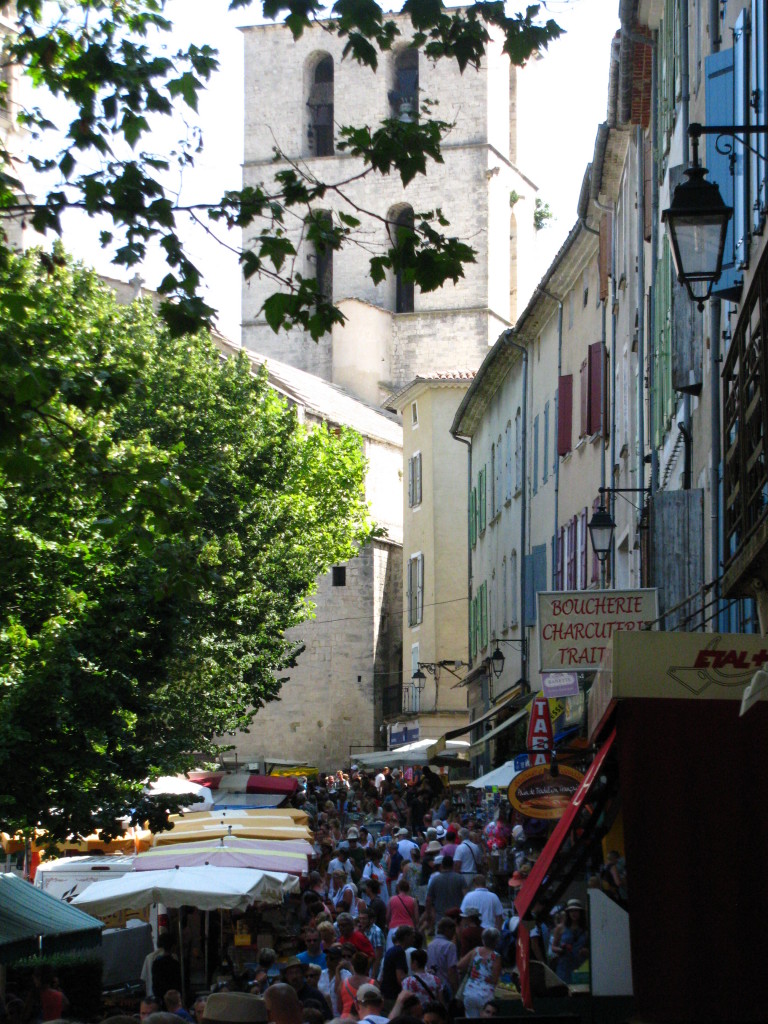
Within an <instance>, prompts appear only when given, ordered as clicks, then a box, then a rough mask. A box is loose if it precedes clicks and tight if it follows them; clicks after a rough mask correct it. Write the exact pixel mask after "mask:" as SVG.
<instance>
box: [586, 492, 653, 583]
mask: <svg viewBox="0 0 768 1024" xmlns="http://www.w3.org/2000/svg"><path fill="white" fill-rule="evenodd" d="M598 492H599V494H600V507H599V508H598V509H597V510H596V511H595V512H593V513H592V518H591V519H590V521H589V523H588V524H587V529H588V530H589V536H590V539H591V541H592V550H593V551H594V552H595V556H596V558H597V560H598V561H599V562H600V563H601V564H602V563H603V562H605V560H606V558H607V557H608V555H609V554H610V551H611V546H612V545H613V531H614V530H615V529H616V523H615V522H614V520H613V516H612V515H611V513H610V512H609V511H608V510H607V509H606V507H605V498H604V495H606V494H646V495H649V494H650V493H651V489H650V487H599V488H598Z"/></svg>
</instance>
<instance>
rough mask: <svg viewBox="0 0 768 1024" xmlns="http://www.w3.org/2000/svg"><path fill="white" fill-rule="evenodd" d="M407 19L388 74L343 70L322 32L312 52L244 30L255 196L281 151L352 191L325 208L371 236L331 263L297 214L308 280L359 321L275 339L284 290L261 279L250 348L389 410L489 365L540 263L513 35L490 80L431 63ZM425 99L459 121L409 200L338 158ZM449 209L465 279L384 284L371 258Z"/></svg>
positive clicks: (384, 62)
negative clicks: (349, 141) (440, 381)
mask: <svg viewBox="0 0 768 1024" xmlns="http://www.w3.org/2000/svg"><path fill="white" fill-rule="evenodd" d="M393 17H395V18H396V20H397V21H398V22H399V25H400V30H401V32H402V37H401V40H400V42H399V44H398V45H396V46H395V47H394V49H393V50H392V51H391V52H390V53H385V54H382V55H381V57H380V62H379V69H378V71H377V72H376V73H374V72H372V71H371V70H370V69H368V68H363V67H360V66H359V65H358V64H356V63H355V62H354V61H353V60H351V59H345V60H342V50H343V47H344V41H343V40H341V39H338V38H337V37H336V36H334V35H332V34H330V33H327V32H326V31H324V30H323V28H322V27H320V26H315V27H313V28H312V29H311V30H309V31H307V32H305V33H304V35H303V36H302V37H301V38H300V39H298V40H294V39H293V36H292V35H291V33H290V31H289V29H287V28H286V27H285V26H284V25H279V24H273V25H259V26H254V27H251V28H247V29H245V30H244V35H245V89H246V97H245V161H244V170H243V183H244V185H246V186H247V185H256V184H258V183H262V182H268V181H269V180H271V178H272V176H273V175H274V173H275V171H276V170H279V169H280V166H281V163H280V162H279V161H278V162H275V153H274V149H275V147H276V146H277V147H278V148H279V149H280V151H281V152H282V153H284V154H285V156H286V157H287V158H288V159H290V160H291V161H296V162H298V163H300V164H301V165H302V166H303V167H305V168H306V170H307V171H308V172H309V174H310V175H316V176H317V177H318V178H319V179H320V180H322V181H324V182H326V183H329V184H338V185H339V188H338V190H329V191H328V192H327V194H326V196H325V198H324V199H323V201H322V204H321V205H320V206H318V210H319V211H320V212H322V213H324V214H326V215H327V216H329V217H336V216H338V214H339V213H340V212H341V213H350V214H353V215H354V216H356V217H358V218H359V219H360V220H361V221H362V224H361V227H360V229H359V232H358V234H357V236H356V243H354V244H350V245H348V246H346V247H345V248H344V249H343V250H342V251H341V252H337V253H334V254H333V258H332V259H330V258H328V257H324V256H323V255H322V254H317V253H315V252H314V251H313V250H312V247H311V246H310V245H309V244H308V243H306V242H305V241H303V240H302V238H303V234H302V229H303V221H302V219H301V216H300V214H299V212H298V211H291V212H290V213H289V219H288V223H287V225H286V227H287V231H288V233H289V235H290V237H291V238H292V239H293V240H294V241H295V242H296V243H297V247H298V257H297V265H296V268H295V269H296V270H298V271H299V272H300V273H302V274H304V275H311V276H313V277H316V278H317V279H318V281H319V282H320V284H321V287H322V288H323V289H324V291H325V293H326V294H327V295H329V296H331V297H332V298H333V301H334V302H335V304H336V305H338V306H339V307H340V308H341V309H342V311H343V312H344V314H345V316H346V318H347V320H346V323H345V325H344V326H343V327H340V328H336V329H334V331H333V333H332V334H331V335H329V336H327V337H325V338H323V339H322V340H321V341H320V342H317V343H316V342H314V341H312V339H311V338H310V337H309V336H308V335H304V334H303V333H302V332H300V331H294V332H292V333H291V334H289V335H286V334H285V333H284V332H281V333H280V334H275V333H274V332H273V331H272V330H271V328H270V327H269V325H268V324H267V323H266V321H265V320H264V317H263V314H262V312H261V307H262V305H263V303H264V300H265V299H266V298H267V296H268V295H270V294H271V293H272V292H273V291H274V290H275V285H274V283H273V282H271V281H269V280H261V279H257V278H254V279H252V280H251V281H246V282H245V283H244V285H243V329H242V341H243V345H244V347H246V348H248V349H253V350H256V351H258V352H260V353H262V354H263V355H265V356H267V357H270V356H271V357H272V358H274V359H279V360H281V361H282V362H285V363H289V364H290V365H293V366H295V367H297V368H299V369H302V370H305V371H308V372H309V373H312V374H316V375H317V376H320V377H322V378H324V379H325V380H328V381H331V382H333V383H334V384H336V385H338V386H340V387H342V388H344V389H345V390H346V391H348V392H350V393H351V394H353V395H356V396H357V397H359V398H362V399H364V400H365V401H367V402H370V403H373V404H375V405H379V404H382V403H384V404H386V403H387V401H388V398H389V396H390V395H392V394H393V393H394V392H396V391H397V390H399V389H400V388H402V387H403V386H404V385H406V384H407V383H408V382H409V381H411V380H413V379H414V378H415V377H417V376H419V375H423V374H426V373H433V372H451V371H466V370H472V369H475V368H477V367H478V366H479V365H480V363H481V361H482V360H483V358H484V356H485V354H486V353H487V351H488V348H489V346H490V345H492V344H493V342H494V341H495V340H496V338H497V337H498V335H499V333H500V332H501V331H502V330H503V329H504V328H505V327H507V326H509V325H510V323H511V322H512V320H513V319H514V317H515V315H516V313H517V310H518V309H522V308H523V306H524V304H525V301H526V300H527V297H528V295H527V294H526V291H527V286H526V282H525V281H524V280H523V279H522V278H523V276H524V275H522V274H521V273H520V271H521V268H524V267H525V266H526V265H527V263H532V262H533V261H532V260H528V261H527V263H526V260H525V259H522V260H521V259H519V258H518V252H520V253H524V252H525V251H528V247H530V250H531V251H532V247H533V238H534V227H533V210H534V200H535V195H536V188H535V186H534V185H533V184H532V182H531V181H529V180H528V179H527V178H525V176H524V175H523V174H522V173H521V172H520V171H519V170H518V168H517V166H516V164H515V160H516V155H517V154H516V140H515V124H516V110H515V96H516V76H517V74H518V73H519V72H518V71H517V69H515V68H512V67H511V66H510V63H509V60H508V58H507V57H506V56H505V55H504V54H503V53H502V44H501V40H500V38H497V37H494V38H493V40H492V42H491V43H490V45H489V46H488V48H487V52H486V55H485V57H484V59H483V64H482V67H481V68H480V70H479V71H475V70H474V69H472V68H468V69H467V70H466V71H465V72H464V74H463V75H462V74H460V72H459V69H458V66H457V65H456V63H455V61H450V60H442V61H438V62H437V63H432V62H430V61H429V60H427V59H426V58H425V57H424V55H423V54H421V53H419V52H417V51H415V50H411V49H409V48H408V46H407V43H408V38H409V31H410V20H409V19H408V18H407V17H405V16H402V17H401V16H398V15H394V16H393ZM425 100H434V101H436V102H437V106H436V108H434V116H436V117H439V118H440V119H441V120H444V121H447V122H450V123H451V124H452V125H453V127H452V130H451V131H450V132H449V134H448V136H447V138H446V139H445V141H444V144H443V159H444V162H443V163H442V164H430V165H429V166H428V173H427V175H426V176H423V175H422V176H417V177H416V178H415V179H414V180H413V181H412V182H411V183H410V184H409V185H408V186H407V187H406V188H403V186H402V183H401V181H400V179H399V177H397V176H394V175H390V176H381V175H378V174H375V173H374V172H369V173H368V174H367V175H365V176H362V177H360V176H359V175H360V172H361V171H362V170H363V166H362V163H361V161H360V160H358V159H356V158H354V157H351V156H349V155H347V154H346V153H343V152H339V149H338V142H339V139H338V135H337V132H338V126H339V125H342V124H343V125H362V124H368V125H371V126H375V125H376V124H377V123H378V122H380V121H381V120H382V119H384V118H386V117H401V118H404V119H405V118H411V117H414V116H417V112H418V109H419V106H420V104H421V103H423V102H424V101H425ZM438 207H439V208H440V209H441V210H442V211H443V213H444V215H445V216H446V217H447V219H448V220H449V222H450V227H449V228H446V229H445V230H446V232H448V233H450V234H454V235H456V236H458V237H459V238H460V239H461V240H462V241H465V242H467V243H468V244H470V245H471V246H472V247H473V248H474V249H475V251H476V262H475V263H474V264H469V265H468V266H467V267H466V268H465V277H464V278H462V279H460V280H459V282H458V283H457V284H456V285H453V284H452V283H448V284H447V285H446V286H444V287H443V288H441V289H438V290H437V291H434V292H425V293H422V292H421V291H420V290H419V289H418V287H416V288H414V287H413V286H412V285H409V284H408V283H407V282H404V281H401V280H399V279H398V278H397V276H396V275H390V276H389V277H388V278H387V279H386V280H385V281H383V282H381V283H380V284H378V285H376V284H374V283H373V282H372V281H371V280H370V278H369V277H368V274H367V271H368V260H369V257H370V255H371V254H375V253H382V252H385V251H386V250H387V249H388V248H389V241H388V231H391V230H393V227H392V226H393V225H396V224H398V223H406V224H407V223H408V222H409V221H410V220H411V219H412V218H413V217H414V216H416V217H418V215H419V214H420V213H422V212H426V211H430V210H435V209H436V208H438ZM360 210H363V211H364V212H363V213H360ZM256 230H258V228H256ZM244 242H245V243H246V244H247V242H248V236H247V232H246V235H245V238H244Z"/></svg>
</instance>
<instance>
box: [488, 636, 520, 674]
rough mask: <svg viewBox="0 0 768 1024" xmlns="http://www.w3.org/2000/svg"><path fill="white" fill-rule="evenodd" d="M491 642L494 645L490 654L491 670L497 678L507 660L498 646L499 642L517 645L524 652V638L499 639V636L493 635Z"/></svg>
mask: <svg viewBox="0 0 768 1024" xmlns="http://www.w3.org/2000/svg"><path fill="white" fill-rule="evenodd" d="M491 643H492V644H495V645H496V647H495V649H494V652H493V654H492V655H491V671H492V672H493V674H494V676H495V677H496V678H497V679H498V678H499V677H500V676H501V673H502V672H503V671H504V662H505V661H506V660H507V659H506V658H505V657H504V652H503V651H502V650H501V648H500V647H499V644H512V645H517V646H519V648H520V651H521V653H522V654H525V638H524V637H521V639H520V640H501V639H500V638H498V637H495V636H494V637H492V638H491Z"/></svg>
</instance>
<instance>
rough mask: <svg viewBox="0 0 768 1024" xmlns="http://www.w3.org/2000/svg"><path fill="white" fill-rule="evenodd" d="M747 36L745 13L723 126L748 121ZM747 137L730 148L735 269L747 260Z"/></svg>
mask: <svg viewBox="0 0 768 1024" xmlns="http://www.w3.org/2000/svg"><path fill="white" fill-rule="evenodd" d="M748 45H749V36H748V34H747V12H746V11H742V12H741V14H740V15H739V16H738V18H737V19H736V25H735V26H734V29H733V113H732V115H731V116H732V120H731V121H727V122H726V124H746V123H747V121H748V120H749V78H748V75H749V50H748ZM750 141H751V140H750V139H749V137H747V138H744V136H740V137H739V138H738V139H737V140H736V144H735V145H734V147H733V156H734V157H735V160H734V164H733V232H734V234H733V249H734V256H735V259H736V266H737V267H739V266H745V265H746V263H747V260H748V258H749V230H750V214H749V192H748V190H749V175H748V173H747V168H748V164H749V161H748V159H747V158H748V157H749V150H748V149H747V146H746V145H744V143H746V144H747V145H749V144H750Z"/></svg>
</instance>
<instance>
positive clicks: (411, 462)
mask: <svg viewBox="0 0 768 1024" xmlns="http://www.w3.org/2000/svg"><path fill="white" fill-rule="evenodd" d="M420 504H421V452H415V453H414V454H413V455H412V456H411V458H410V459H408V507H409V508H414V506H416V505H420Z"/></svg>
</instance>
